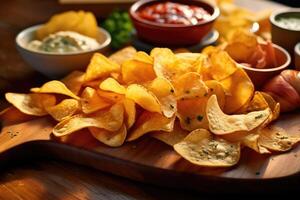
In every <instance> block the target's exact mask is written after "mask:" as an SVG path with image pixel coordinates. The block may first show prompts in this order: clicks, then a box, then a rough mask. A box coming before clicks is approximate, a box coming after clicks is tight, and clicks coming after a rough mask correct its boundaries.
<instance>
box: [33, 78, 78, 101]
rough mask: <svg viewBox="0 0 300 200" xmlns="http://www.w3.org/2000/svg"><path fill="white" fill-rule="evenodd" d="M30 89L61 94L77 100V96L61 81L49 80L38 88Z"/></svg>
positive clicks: (36, 91)
mask: <svg viewBox="0 0 300 200" xmlns="http://www.w3.org/2000/svg"><path fill="white" fill-rule="evenodd" d="M30 91H31V92H34V93H50V94H62V95H66V96H69V97H72V98H74V99H77V100H79V97H78V96H76V95H75V94H74V93H73V92H71V91H70V90H69V89H68V88H67V87H66V86H65V84H63V83H62V82H61V81H55V80H54V81H49V82H47V83H45V84H44V85H42V87H40V88H31V89H30Z"/></svg>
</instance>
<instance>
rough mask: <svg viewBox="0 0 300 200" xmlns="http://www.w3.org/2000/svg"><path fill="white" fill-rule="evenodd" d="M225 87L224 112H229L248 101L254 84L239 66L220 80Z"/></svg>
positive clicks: (234, 110)
mask: <svg viewBox="0 0 300 200" xmlns="http://www.w3.org/2000/svg"><path fill="white" fill-rule="evenodd" d="M220 83H221V84H222V86H223V88H224V89H225V92H226V93H227V95H226V104H225V108H224V112H225V113H227V114H231V113H234V112H236V111H237V110H238V109H240V108H241V107H242V106H243V105H245V104H246V103H247V102H249V101H250V99H251V98H252V96H253V93H254V85H253V83H252V82H251V80H250V78H249V77H248V75H247V73H246V72H245V71H244V70H243V69H241V68H239V69H237V70H236V71H235V72H234V73H233V74H232V75H231V76H229V77H227V78H226V79H224V80H222V81H220Z"/></svg>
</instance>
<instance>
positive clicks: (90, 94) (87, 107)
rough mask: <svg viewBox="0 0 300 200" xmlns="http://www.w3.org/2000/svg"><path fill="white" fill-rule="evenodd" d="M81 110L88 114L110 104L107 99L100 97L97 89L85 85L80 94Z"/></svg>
mask: <svg viewBox="0 0 300 200" xmlns="http://www.w3.org/2000/svg"><path fill="white" fill-rule="evenodd" d="M80 102H81V108H82V112H84V113H86V114H89V113H92V112H95V111H97V110H100V109H103V108H106V107H108V106H110V105H111V103H110V102H109V101H106V100H105V99H104V98H101V97H100V96H99V95H98V93H97V91H96V90H95V89H93V88H91V87H86V88H85V89H84V90H83V92H82V94H81V99H80Z"/></svg>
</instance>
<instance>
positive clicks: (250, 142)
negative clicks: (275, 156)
mask: <svg viewBox="0 0 300 200" xmlns="http://www.w3.org/2000/svg"><path fill="white" fill-rule="evenodd" d="M259 137H260V136H259V134H256V133H253V134H249V135H247V136H245V137H244V138H243V139H242V141H241V143H242V145H244V146H246V147H248V148H250V149H253V150H254V151H256V152H257V153H260V154H269V153H271V152H270V151H269V150H268V149H267V148H265V147H263V146H262V145H260V144H259V142H258V141H259Z"/></svg>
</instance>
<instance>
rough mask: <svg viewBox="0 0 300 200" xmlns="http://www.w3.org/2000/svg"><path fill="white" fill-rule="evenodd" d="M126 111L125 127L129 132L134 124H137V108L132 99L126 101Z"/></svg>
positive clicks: (124, 102)
mask: <svg viewBox="0 0 300 200" xmlns="http://www.w3.org/2000/svg"><path fill="white" fill-rule="evenodd" d="M123 104H124V109H125V110H124V111H125V118H126V119H125V125H126V127H127V129H128V130H129V129H130V128H131V127H132V126H133V124H134V123H135V118H136V108H135V103H134V101H133V100H131V99H124V101H123Z"/></svg>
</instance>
